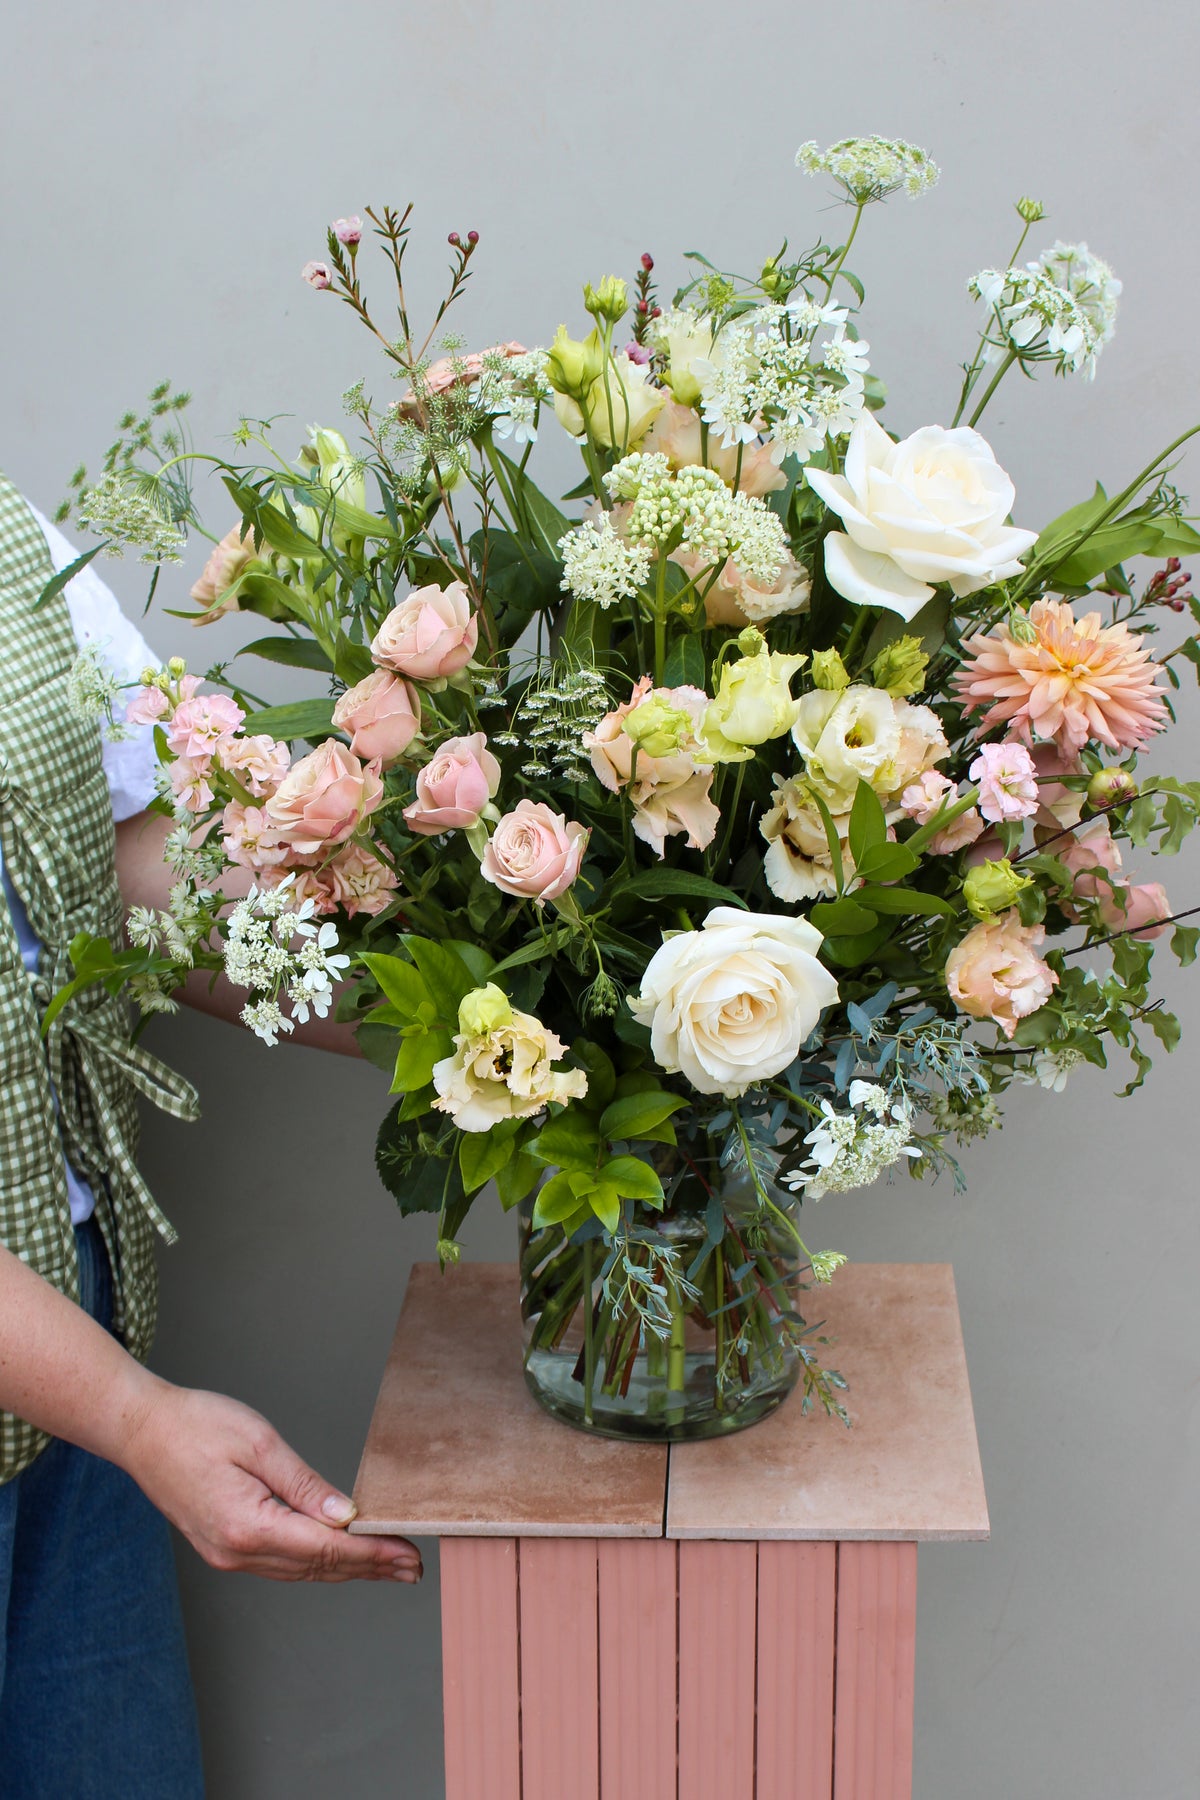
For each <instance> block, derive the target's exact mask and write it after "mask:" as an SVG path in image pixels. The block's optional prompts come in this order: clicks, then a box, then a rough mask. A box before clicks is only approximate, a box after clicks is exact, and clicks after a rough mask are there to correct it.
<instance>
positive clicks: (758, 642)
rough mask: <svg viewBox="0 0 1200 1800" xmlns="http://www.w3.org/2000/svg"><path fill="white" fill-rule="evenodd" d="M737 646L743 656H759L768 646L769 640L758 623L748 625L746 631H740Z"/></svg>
mask: <svg viewBox="0 0 1200 1800" xmlns="http://www.w3.org/2000/svg"><path fill="white" fill-rule="evenodd" d="M737 647H738V649H739V650H740V651H741V653H742V655H743V656H758V655H759V654H760V652H761V651H763V650H765V649H766V647H767V640H766V638H765V637H764V636H763V634H762V632H761V631H759V629H758V627H757V626H756V625H747V627H746V629H745V631H739V633H738V641H737Z"/></svg>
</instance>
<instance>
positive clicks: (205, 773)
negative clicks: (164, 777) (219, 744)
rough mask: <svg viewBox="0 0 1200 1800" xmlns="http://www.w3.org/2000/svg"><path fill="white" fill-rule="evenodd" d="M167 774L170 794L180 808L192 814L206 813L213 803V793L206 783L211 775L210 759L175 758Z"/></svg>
mask: <svg viewBox="0 0 1200 1800" xmlns="http://www.w3.org/2000/svg"><path fill="white" fill-rule="evenodd" d="M167 774H168V778H169V780H170V783H171V792H172V793H173V794H174V796H175V798H176V800H177V801H178V803H179V805H180V806H186V807H187V810H188V811H189V812H193V813H202V812H207V810H208V808H209V807H210V806H211V805H212V802H213V791H212V788H211V787H210V786H209V782H208V777H209V776H210V775H211V774H212V758H211V757H209V756H199V757H190V756H177V757H176V758H175V761H174V762H173V763H172V764H171V765H170V768H169V769H168V771H167Z"/></svg>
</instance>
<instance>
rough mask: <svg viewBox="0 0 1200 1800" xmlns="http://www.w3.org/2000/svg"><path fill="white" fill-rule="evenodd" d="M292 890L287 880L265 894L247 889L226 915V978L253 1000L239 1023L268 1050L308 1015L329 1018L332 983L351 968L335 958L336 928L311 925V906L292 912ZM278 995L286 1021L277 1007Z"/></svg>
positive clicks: (344, 960) (341, 958)
mask: <svg viewBox="0 0 1200 1800" xmlns="http://www.w3.org/2000/svg"><path fill="white" fill-rule="evenodd" d="M291 886H292V878H291V877H290V876H289V877H287V878H286V879H285V880H284V881H282V882H281V883H280V885H279V886H278V887H277V888H274V889H272V890H271V891H270V892H269V893H260V892H259V890H258V889H257V888H251V889H250V892H249V893H248V894H247V895H246V897H245V899H244V900H239V901H238V903H237V905H236V906H235V907H234V908H233V911H232V912H231V913H230V915H229V929H228V936H227V938H226V942H225V952H224V955H225V973H226V975H227V976H228V978H229V980H230V981H231V982H232V984H233V985H234V987H242V988H249V989H250V991H251V993H252V994H253V995H254V996H255V997H254V998H253V999H251V1000H250V1001H249V1002H248V1003H247V1004H246V1005H245V1006H244V1007H243V1008H242V1014H241V1016H242V1022H243V1024H246V1025H248V1026H249V1027H250V1029H251V1031H253V1032H254V1033H255V1035H256V1036H257V1037H260V1038H262V1040H263V1042H264V1043H265V1044H270V1045H272V1046H273V1045H275V1044H277V1043H278V1042H279V1033H280V1032H281V1031H283V1032H290V1031H294V1030H295V1028H296V1022H297V1021H298V1022H299V1023H300V1024H301V1025H305V1024H307V1023H308V1019H309V1016H310V1014H311V1013H315V1014H316V1016H317V1017H318V1018H320V1019H323V1018H325V1017H326V1016H327V1015H328V1013H329V1008H330V1006H331V1004H332V1002H333V985H334V982H335V981H340V980H341V979H342V977H343V975H344V973H345V971H346V969H348V968H349V966H350V958H349V957H348V956H343V955H339V954H336V946H337V941H338V936H337V927H336V926H335V925H333V924H332V923H331V922H330V921H328V920H326V922H325V923H324V924H323V925H321V926H320V927H318V926H316V925H314V924H313V922H312V914H313V911H314V907H313V902H312V901H311V900H305V901H303V902H302V903H301V904H300V905H299V906H295V905H294V898H295V897H294V895H293V894H292V893H291ZM297 938H298V939H299V940H300V941H299V943H298V944H296V943H295V942H294V940H295V939H297ZM281 993H284V994H286V996H287V999H288V1002H289V1004H290V1006H291V1017H290V1018H289V1017H288V1016H287V1015H285V1013H284V1012H283V1009H282V1007H281V1006H280V1004H279V995H280V994H281Z"/></svg>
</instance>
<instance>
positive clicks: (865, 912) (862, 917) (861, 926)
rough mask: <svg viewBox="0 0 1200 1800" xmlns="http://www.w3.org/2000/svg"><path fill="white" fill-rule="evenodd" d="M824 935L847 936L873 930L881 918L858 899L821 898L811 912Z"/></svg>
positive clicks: (812, 918) (812, 917)
mask: <svg viewBox="0 0 1200 1800" xmlns="http://www.w3.org/2000/svg"><path fill="white" fill-rule="evenodd" d="M809 917H810V918H811V920H812V922H813V924H814V925H815V926H816V928H817V930H818V931H819V932H820V933H821V936H822V937H846V936H849V935H852V934H853V933H855V932H859V931H871V930H873V929H874V927H875V926H876V925H878V923H879V920H878V919H877V918H876V916H875V914H874V913H873V912H871V911H870V909H869V908H868V907H865V906H860V904H859V902H858V901H857V900H821V901H818V903H817V905H816V906H814V907H813V909H812V912H811V913H810V914H809Z"/></svg>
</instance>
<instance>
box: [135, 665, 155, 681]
mask: <svg viewBox="0 0 1200 1800" xmlns="http://www.w3.org/2000/svg"><path fill="white" fill-rule="evenodd" d="M138 686H139V687H157V686H158V670H157V669H152V668H150V666H149V664H147V666H146V667H145V668H144V669H143V670H142V672H141V674H140V675H139V676H138Z"/></svg>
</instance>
